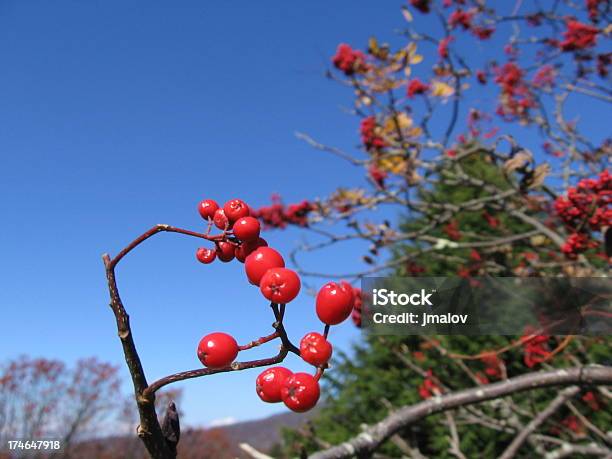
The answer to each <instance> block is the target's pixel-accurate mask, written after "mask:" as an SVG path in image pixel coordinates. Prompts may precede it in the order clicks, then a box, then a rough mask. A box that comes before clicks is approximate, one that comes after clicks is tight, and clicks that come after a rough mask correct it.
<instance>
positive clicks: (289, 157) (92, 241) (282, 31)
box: [0, 1, 401, 424]
mask: <svg viewBox="0 0 612 459" xmlns="http://www.w3.org/2000/svg"><path fill="white" fill-rule="evenodd" d="M398 4H399V3H398ZM230 5H232V6H230ZM400 21H401V18H400V17H399V16H398V10H397V9H396V8H392V7H390V8H384V9H379V8H376V7H375V6H374V4H373V3H371V2H362V4H356V3H355V2H349V1H344V2H337V3H336V4H335V5H334V8H333V9H331V8H329V4H326V3H325V2H314V3H301V4H295V5H293V6H289V4H288V3H286V2H274V3H273V4H268V7H267V8H266V9H263V8H261V7H258V6H256V5H255V4H253V3H246V2H245V3H244V4H243V5H240V6H238V5H237V4H236V3H231V4H227V3H226V4H215V5H213V4H212V3H204V2H198V1H186V2H180V3H174V4H173V5H172V7H170V6H169V4H167V3H166V2H135V3H129V4H126V3H125V2H116V1H105V2H94V1H92V2H80V1H62V2H52V3H50V2H44V1H31V2H18V1H3V2H1V3H0V55H1V56H2V57H3V65H2V67H3V70H2V72H0V94H1V100H2V103H1V104H0V149H1V152H2V153H1V156H0V157H1V164H0V192H1V193H2V199H1V200H0V208H1V212H2V215H3V218H2V221H3V225H2V226H3V229H2V236H1V238H0V247H1V249H2V254H3V258H4V262H3V263H2V264H1V265H0V278H1V279H2V285H3V288H2V289H0V305H1V308H2V313H3V319H2V322H3V323H4V326H3V327H2V332H1V333H0V360H4V359H6V358H10V357H14V356H16V355H18V354H20V353H25V354H30V355H35V356H45V357H49V358H59V359H62V360H65V361H68V362H72V361H74V360H76V359H77V358H80V357H86V356H90V355H97V356H99V357H101V358H102V359H104V360H108V361H111V362H114V363H117V364H120V365H121V368H122V372H123V374H124V376H126V377H127V372H126V371H125V370H124V363H123V361H122V353H121V347H120V343H119V340H118V339H117V337H116V330H115V328H114V327H115V325H114V322H113V317H112V314H111V311H110V310H109V308H108V306H107V303H108V300H107V292H106V290H105V283H104V282H105V279H104V272H103V266H102V262H101V258H100V256H101V254H102V253H103V252H105V251H109V252H110V253H116V252H117V251H118V250H120V249H121V248H122V247H123V246H124V245H125V244H126V243H127V242H129V241H130V240H131V239H132V238H133V237H135V236H137V235H138V234H140V233H141V232H143V231H144V230H146V229H147V228H149V227H151V226H152V225H153V224H155V223H170V224H173V225H177V226H183V227H188V228H194V229H199V228H202V220H201V219H200V217H199V215H198V214H197V212H196V204H197V202H198V201H199V200H200V199H202V198H204V197H208V198H214V199H217V200H219V201H221V202H223V201H225V200H226V199H229V198H233V197H241V198H243V199H245V200H247V201H248V202H249V203H251V204H252V205H254V206H260V205H264V204H266V203H267V202H269V197H270V195H271V194H272V193H273V192H280V193H281V194H282V195H283V197H284V198H285V199H286V201H287V202H291V201H295V200H299V199H302V198H305V197H306V198H313V197H316V196H323V195H326V194H328V193H329V192H331V191H332V190H333V189H334V188H335V187H337V186H338V184H340V183H347V184H351V183H356V182H358V181H360V180H362V178H361V174H360V173H359V172H358V171H353V170H351V169H350V168H347V167H346V165H345V164H344V163H343V162H342V161H341V160H339V159H335V158H333V157H330V156H326V155H325V154H324V153H321V152H318V151H314V150H312V149H311V148H310V147H308V146H306V145H305V144H303V143H301V142H300V141H299V140H297V139H296V138H295V137H294V131H296V130H302V131H306V132H309V133H310V134H312V135H313V136H316V137H319V138H321V139H322V140H326V141H329V142H334V143H336V144H338V145H341V146H343V147H346V148H351V147H352V146H353V145H354V144H356V143H357V135H356V127H355V124H354V120H353V119H352V118H351V117H349V116H346V115H344V114H343V113H342V111H341V110H340V109H339V107H340V106H341V105H343V104H345V105H348V104H349V103H350V94H348V93H347V92H346V91H343V90H342V89H340V88H339V87H338V86H337V85H335V84H333V83H331V82H330V81H328V80H326V79H325V78H324V77H323V72H324V70H325V68H326V65H327V62H328V58H329V55H330V54H332V53H333V51H334V49H335V47H336V45H337V43H338V42H340V41H351V42H355V43H364V42H365V41H366V40H367V37H368V33H370V31H371V30H382V31H390V29H391V27H393V26H394V25H397V24H399V23H400ZM389 33H390V32H389ZM265 237H266V238H267V239H268V240H269V241H270V242H271V244H273V245H275V246H277V247H279V248H280V249H283V250H288V249H290V248H291V247H293V246H294V245H295V244H296V243H297V242H298V240H300V239H301V238H302V234H301V233H300V232H295V231H290V232H272V233H268V234H266V235H265ZM197 246H198V242H197V241H196V240H191V239H190V238H183V237H181V236H175V235H167V234H164V235H160V236H157V237H156V238H155V239H153V240H151V241H149V242H148V243H147V244H145V245H143V246H142V247H141V248H140V249H139V250H138V251H136V252H134V253H133V254H132V255H131V256H130V257H129V258H127V259H126V260H125V261H124V262H123V263H122V264H121V266H120V267H119V268H118V278H119V286H120V289H121V292H122V295H123V297H124V301H125V304H126V307H127V308H128V311H129V312H130V314H131V316H132V324H133V328H134V334H135V339H136V342H137V345H138V347H139V350H140V353H141V357H142V360H143V363H144V366H145V368H146V370H147V375H148V377H149V379H156V378H158V377H161V376H163V375H165V374H168V373H172V372H175V371H180V370H186V369H190V368H197V367H198V366H199V362H198V360H197V357H196V353H195V348H196V346H197V343H198V340H199V339H200V337H201V336H203V335H204V334H206V333H208V332H211V331H216V330H221V331H227V332H230V333H232V334H234V335H235V336H236V337H237V338H238V340H239V341H248V340H250V339H252V338H255V337H258V336H260V335H261V334H264V333H266V332H267V331H268V327H269V325H270V323H271V321H272V320H271V316H270V312H269V310H268V306H267V304H266V302H265V301H263V300H262V298H261V296H260V293H259V292H258V290H257V289H255V288H253V287H251V286H250V285H249V284H248V283H247V282H246V281H245V277H244V273H243V270H242V265H240V264H238V263H232V264H229V265H222V264H215V265H213V266H202V265H200V264H199V263H197V262H196V261H195V258H194V251H195V249H196V247H197ZM358 260H359V254H358V253H344V258H338V259H331V258H329V257H324V256H323V255H321V256H320V257H319V258H318V259H316V258H315V259H313V260H312V261H313V265H316V264H317V263H319V262H320V263H324V264H325V268H326V269H332V268H334V267H336V268H339V269H340V268H344V269H346V268H347V267H352V266H354V263H355V262H357V261H358ZM287 326H288V328H289V330H290V332H291V333H292V335H293V336H295V337H296V339H299V337H300V336H302V334H303V333H305V332H307V331H310V329H312V328H313V327H317V329H318V328H319V325H318V323H317V321H316V318H315V316H314V309H313V301H312V298H310V297H308V296H307V295H301V297H300V299H299V300H296V301H295V302H294V303H293V304H291V305H290V308H289V311H288V322H287ZM332 337H333V340H334V344H337V346H338V347H344V348H346V347H347V345H348V342H349V341H350V340H351V339H356V338H357V339H358V337H359V334H358V333H357V332H356V331H355V330H354V329H353V327H352V326H351V325H350V324H345V325H342V326H341V327H338V328H337V329H335V330H333V332H332ZM265 351H267V352H265ZM265 351H264V350H261V351H259V350H258V351H255V352H253V353H252V355H253V356H257V355H263V354H262V352H265V354H269V355H272V354H273V353H274V352H275V351H276V348H275V347H274V345H272V347H268V348H266V350H265ZM288 364H289V365H290V366H291V367H293V368H296V369H298V368H300V363H299V362H298V361H296V360H295V359H293V360H289V361H288ZM257 374H258V371H257V370H254V371H249V372H242V373H239V374H238V373H237V374H232V375H229V376H215V377H211V378H205V379H200V380H194V381H190V382H188V383H186V384H183V387H184V388H185V400H184V403H183V410H184V411H185V416H184V421H185V422H186V423H190V424H205V423H208V422H210V421H211V420H215V419H219V418H225V417H228V416H231V417H235V418H238V419H248V418H253V417H258V416H263V415H266V414H268V413H271V412H277V411H280V410H283V407H282V406H279V405H267V404H263V403H262V402H260V401H259V399H258V398H257V396H256V395H255V392H254V380H255V377H256V376H257ZM127 389H128V386H127V385H126V390H127Z"/></svg>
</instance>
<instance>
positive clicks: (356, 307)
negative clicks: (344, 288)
mask: <svg viewBox="0 0 612 459" xmlns="http://www.w3.org/2000/svg"><path fill="white" fill-rule="evenodd" d="M353 297H354V298H355V300H354V301H353V309H354V310H356V311H359V312H361V305H362V302H363V300H362V298H361V289H360V288H357V287H354V288H353Z"/></svg>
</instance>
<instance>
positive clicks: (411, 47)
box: [406, 42, 417, 56]
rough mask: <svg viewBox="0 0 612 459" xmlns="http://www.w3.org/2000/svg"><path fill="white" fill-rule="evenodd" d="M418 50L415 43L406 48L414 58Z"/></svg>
mask: <svg viewBox="0 0 612 459" xmlns="http://www.w3.org/2000/svg"><path fill="white" fill-rule="evenodd" d="M416 50H417V45H416V43H415V42H411V43H409V44H408V46H407V47H406V51H408V55H409V56H413V55H414V54H415V53H416Z"/></svg>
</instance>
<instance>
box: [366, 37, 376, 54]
mask: <svg viewBox="0 0 612 459" xmlns="http://www.w3.org/2000/svg"><path fill="white" fill-rule="evenodd" d="M368 49H369V51H370V54H372V55H374V56H376V55H377V54H378V41H377V40H376V38H375V37H370V39H369V40H368Z"/></svg>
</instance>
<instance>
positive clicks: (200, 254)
mask: <svg viewBox="0 0 612 459" xmlns="http://www.w3.org/2000/svg"><path fill="white" fill-rule="evenodd" d="M216 256H217V253H216V252H215V251H214V250H212V249H205V248H204V247H200V248H199V249H198V250H197V251H196V258H197V259H198V261H199V262H200V263H204V264H205V265H207V264H208V263H212V262H213V261H215V258H216Z"/></svg>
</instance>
